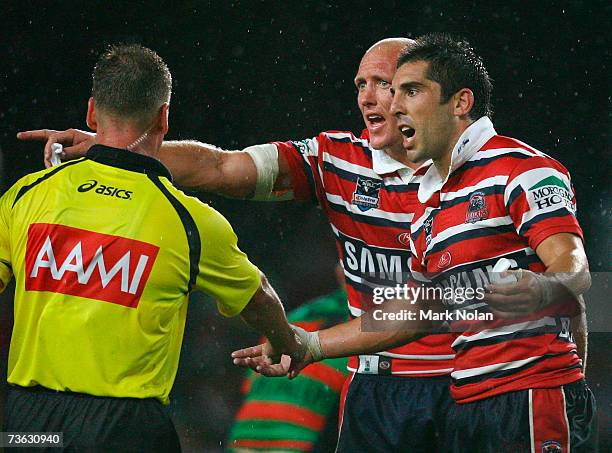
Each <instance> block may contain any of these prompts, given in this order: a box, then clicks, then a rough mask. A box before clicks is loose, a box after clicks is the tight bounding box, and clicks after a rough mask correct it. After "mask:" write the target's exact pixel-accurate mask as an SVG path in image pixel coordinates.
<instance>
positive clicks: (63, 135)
mask: <svg viewBox="0 0 612 453" xmlns="http://www.w3.org/2000/svg"><path fill="white" fill-rule="evenodd" d="M17 138H18V139H19V140H38V141H46V142H47V143H46V144H45V152H44V162H45V167H47V168H49V167H50V166H51V146H52V145H53V144H54V143H60V144H62V145H64V152H63V153H62V155H61V156H60V158H61V159H62V160H70V159H76V158H78V157H82V156H84V155H85V153H86V152H87V150H88V149H89V148H90V147H91V146H92V145H93V144H94V143H95V139H96V134H94V133H92V132H86V131H81V130H79V129H67V130H65V131H56V130H53V129H37V130H31V131H23V132H18V133H17Z"/></svg>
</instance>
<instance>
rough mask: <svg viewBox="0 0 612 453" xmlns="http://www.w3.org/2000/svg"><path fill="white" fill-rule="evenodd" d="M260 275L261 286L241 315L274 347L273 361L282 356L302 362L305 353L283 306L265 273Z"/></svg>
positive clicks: (271, 352)
mask: <svg viewBox="0 0 612 453" xmlns="http://www.w3.org/2000/svg"><path fill="white" fill-rule="evenodd" d="M260 275H261V284H260V286H259V288H258V289H257V291H256V292H255V294H254V295H253V297H252V298H251V300H250V301H249V303H248V304H247V305H246V306H245V307H244V308H243V309H242V311H241V312H240V315H241V317H242V319H243V320H244V321H245V322H246V323H247V324H248V325H249V326H250V327H251V328H253V329H254V330H256V331H257V332H259V333H260V334H261V335H263V336H264V337H266V338H267V339H268V341H269V342H270V345H271V346H272V348H271V349H270V351H268V352H269V354H270V359H271V360H272V361H274V362H276V361H278V359H279V358H280V357H278V356H279V355H280V354H287V355H289V356H291V357H292V358H294V359H295V360H301V358H302V357H303V355H304V351H303V348H302V347H301V345H300V344H298V342H297V340H296V338H297V337H296V335H295V333H294V332H293V330H292V329H291V327H290V326H289V323H288V322H287V317H286V316H285V310H284V308H283V304H282V303H281V301H280V299H279V297H278V295H277V294H276V291H274V288H272V286H271V285H270V283H269V282H268V279H267V278H266V276H265V275H264V274H263V273H260ZM273 351H274V352H275V354H274V353H273Z"/></svg>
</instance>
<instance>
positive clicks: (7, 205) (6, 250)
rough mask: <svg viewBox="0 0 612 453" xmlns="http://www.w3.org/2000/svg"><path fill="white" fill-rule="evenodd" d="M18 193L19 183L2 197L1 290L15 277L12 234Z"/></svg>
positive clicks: (0, 212)
mask: <svg viewBox="0 0 612 453" xmlns="http://www.w3.org/2000/svg"><path fill="white" fill-rule="evenodd" d="M16 194H17V185H15V186H13V187H12V188H11V189H9V190H8V191H7V192H6V193H5V194H4V195H3V196H2V198H0V282H1V283H2V287H1V288H0V292H1V291H4V289H5V288H6V286H7V285H8V284H9V282H10V281H11V278H12V277H13V267H12V259H11V256H12V254H11V241H10V234H11V224H12V222H11V217H12V211H13V209H12V208H13V202H14V200H15V196H16Z"/></svg>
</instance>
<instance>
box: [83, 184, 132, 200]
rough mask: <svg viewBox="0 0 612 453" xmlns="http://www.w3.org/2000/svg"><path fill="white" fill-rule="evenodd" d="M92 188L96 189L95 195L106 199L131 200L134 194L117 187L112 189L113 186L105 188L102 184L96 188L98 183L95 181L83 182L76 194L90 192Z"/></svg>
mask: <svg viewBox="0 0 612 453" xmlns="http://www.w3.org/2000/svg"><path fill="white" fill-rule="evenodd" d="M94 188H95V189H96V190H95V192H96V193H97V194H100V195H105V196H107V197H117V198H122V199H124V200H131V199H132V193H134V192H132V191H131V190H125V189H120V188H118V187H113V186H106V185H104V184H100V185H99V186H98V181H96V180H95V179H91V180H89V181H85V182H84V183H83V184H81V185H80V186H79V187H77V191H78V192H89V191H90V190H92V189H94Z"/></svg>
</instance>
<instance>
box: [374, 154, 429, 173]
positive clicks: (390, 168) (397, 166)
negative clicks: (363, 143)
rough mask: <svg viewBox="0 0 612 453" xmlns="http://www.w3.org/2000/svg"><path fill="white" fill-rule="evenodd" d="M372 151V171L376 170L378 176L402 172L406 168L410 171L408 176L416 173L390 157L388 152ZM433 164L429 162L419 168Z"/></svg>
mask: <svg viewBox="0 0 612 453" xmlns="http://www.w3.org/2000/svg"><path fill="white" fill-rule="evenodd" d="M370 149H371V150H372V170H374V172H375V173H376V174H378V175H385V174H387V173H393V172H396V171H399V170H401V169H402V168H405V169H406V170H408V174H409V175H410V176H412V175H413V174H414V172H415V171H416V170H415V169H412V168H410V167H408V166H407V165H404V164H403V163H401V162H399V161H397V160H395V159H394V158H393V157H391V156H389V155H388V154H387V153H386V152H384V151H382V150H380V149H374V148H370ZM431 163H432V162H431V160H428V161H426V162H424V163H423V164H422V165H421V166H419V167H418V168H421V167H423V166H424V165H429V164H431ZM418 168H417V169H418Z"/></svg>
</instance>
